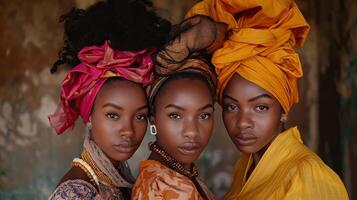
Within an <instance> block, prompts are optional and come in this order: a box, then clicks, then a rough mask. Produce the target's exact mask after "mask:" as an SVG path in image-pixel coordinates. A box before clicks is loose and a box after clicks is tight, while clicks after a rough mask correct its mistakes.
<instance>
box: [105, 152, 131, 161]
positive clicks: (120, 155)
mask: <svg viewBox="0 0 357 200" xmlns="http://www.w3.org/2000/svg"><path fill="white" fill-rule="evenodd" d="M133 154H134V153H125V154H124V153H116V154H114V155H113V156H111V158H113V159H114V160H116V161H126V160H129V159H130V158H131V157H132V156H133Z"/></svg>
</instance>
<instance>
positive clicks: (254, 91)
mask: <svg viewBox="0 0 357 200" xmlns="http://www.w3.org/2000/svg"><path fill="white" fill-rule="evenodd" d="M199 14H200V15H207V16H210V17H212V18H213V19H214V20H216V21H218V22H223V23H226V24H227V25H228V33H229V34H228V35H227V37H226V41H225V43H224V45H223V47H222V48H220V49H218V50H217V51H215V53H214V54H213V57H212V63H213V64H214V66H215V69H216V72H217V75H218V93H219V99H220V102H221V104H222V106H223V120H224V123H225V126H226V129H227V131H228V133H229V135H230V137H231V139H232V141H233V142H234V144H235V145H236V146H237V148H238V149H239V150H240V151H241V152H242V156H241V157H240V159H239V160H238V161H237V164H236V167H235V172H234V180H233V183H232V186H231V189H230V191H229V192H228V193H227V194H226V196H225V199H348V194H347V192H346V189H345V187H344V185H343V183H342V181H341V180H340V178H339V177H338V175H337V174H336V173H335V172H334V171H333V170H331V169H330V168H329V167H328V166H327V165H326V164H325V163H324V162H323V161H322V160H321V159H320V158H319V157H318V156H317V155H316V154H315V153H314V152H312V151H311V150H310V149H309V148H308V147H306V146H305V145H304V144H303V142H302V140H301V138H300V133H299V130H298V128H297V127H293V128H290V129H287V130H285V128H284V122H286V120H287V117H288V113H289V110H290V108H291V107H292V105H293V104H294V103H297V102H298V99H299V95H298V88H297V79H298V78H300V77H302V75H303V73H302V67H301V63H300V60H299V56H298V54H297V53H296V52H295V50H294V48H296V47H301V46H302V45H303V43H304V41H305V38H306V36H307V34H308V31H309V25H308V24H307V23H306V21H305V19H304V17H303V15H302V14H301V12H300V11H299V9H298V7H297V5H296V3H295V2H293V1H292V0H204V1H202V2H199V3H197V4H196V5H195V6H194V7H193V8H192V9H191V10H190V11H189V13H188V15H187V17H191V16H194V15H199Z"/></svg>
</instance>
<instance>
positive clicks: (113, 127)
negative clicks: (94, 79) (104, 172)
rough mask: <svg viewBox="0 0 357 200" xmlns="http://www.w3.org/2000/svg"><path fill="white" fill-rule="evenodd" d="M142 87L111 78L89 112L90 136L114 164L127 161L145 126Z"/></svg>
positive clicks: (145, 114)
mask: <svg viewBox="0 0 357 200" xmlns="http://www.w3.org/2000/svg"><path fill="white" fill-rule="evenodd" d="M147 115H148V105H147V98H146V94H145V92H144V89H143V88H142V87H141V86H140V85H138V84H136V83H133V82H130V81H127V80H114V81H111V82H109V83H107V84H105V85H104V86H103V87H102V88H101V90H100V91H99V92H98V94H97V97H96V100H95V102H94V106H93V111H92V115H91V120H92V131H91V132H92V139H93V140H94V142H95V143H96V144H97V145H98V146H99V147H100V148H101V149H102V150H103V151H104V152H105V153H106V155H107V156H108V157H109V158H110V159H111V161H112V162H113V163H114V164H115V163H117V162H118V161H121V160H128V159H129V158H130V157H131V156H132V155H133V154H134V153H135V151H136V150H137V148H138V147H139V145H140V143H141V141H142V139H143V137H144V135H145V132H146V128H147Z"/></svg>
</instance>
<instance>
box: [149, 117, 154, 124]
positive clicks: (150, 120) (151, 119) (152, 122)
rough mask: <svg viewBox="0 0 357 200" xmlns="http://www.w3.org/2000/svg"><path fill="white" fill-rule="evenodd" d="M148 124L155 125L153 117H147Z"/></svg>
mask: <svg viewBox="0 0 357 200" xmlns="http://www.w3.org/2000/svg"><path fill="white" fill-rule="evenodd" d="M149 122H150V124H155V117H154V116H153V115H151V116H150V117H149Z"/></svg>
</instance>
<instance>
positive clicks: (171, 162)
mask: <svg viewBox="0 0 357 200" xmlns="http://www.w3.org/2000/svg"><path fill="white" fill-rule="evenodd" d="M149 149H150V150H151V151H152V152H154V153H156V154H157V155H158V156H160V158H161V159H162V160H163V162H164V164H166V166H168V167H169V168H171V169H173V170H175V171H176V172H178V173H180V174H182V175H184V176H186V177H188V178H189V179H190V180H192V182H193V184H194V185H195V186H196V189H197V191H198V192H199V193H200V195H201V197H202V198H203V199H204V200H208V198H207V195H206V193H205V192H204V191H203V189H202V187H201V185H200V183H199V182H198V180H197V179H196V178H197V176H198V171H197V168H196V165H195V164H192V166H191V170H187V169H185V168H184V167H183V165H182V164H181V163H179V162H177V161H176V160H175V159H174V158H173V157H171V156H170V155H169V154H168V153H167V152H166V151H165V150H164V149H162V148H161V147H160V146H159V145H157V144H156V142H155V143H152V142H151V143H149Z"/></svg>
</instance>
